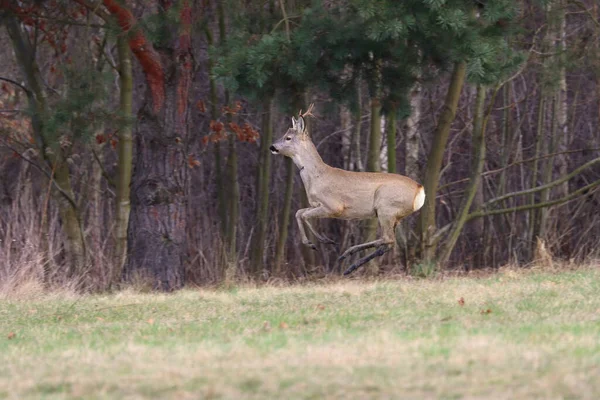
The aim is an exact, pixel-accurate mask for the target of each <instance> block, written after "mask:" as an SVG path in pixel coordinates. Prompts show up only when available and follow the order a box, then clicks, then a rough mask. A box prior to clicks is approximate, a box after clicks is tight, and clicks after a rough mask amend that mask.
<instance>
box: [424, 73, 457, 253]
mask: <svg viewBox="0 0 600 400" xmlns="http://www.w3.org/2000/svg"><path fill="white" fill-rule="evenodd" d="M465 73H466V63H464V62H460V63H457V64H455V66H454V71H453V72H452V77H451V79H450V86H449V87H448V92H447V94H446V100H445V102H444V108H443V110H442V113H441V115H440V119H439V121H438V125H437V127H436V129H435V133H434V138H433V144H432V146H431V151H430V152H429V156H428V157H427V168H426V170H425V180H424V185H425V194H426V197H425V204H424V206H423V208H422V209H421V213H420V215H419V223H420V224H419V225H420V236H421V249H422V251H421V256H422V258H423V259H424V260H425V261H432V260H433V259H434V258H435V252H436V244H435V243H434V242H433V240H432V239H433V235H434V234H435V230H436V223H435V200H436V194H437V189H438V185H439V181H440V170H441V167H442V161H443V157H444V151H445V150H446V143H447V142H448V137H449V135H450V127H451V126H452V122H453V121H454V117H455V115H456V109H457V107H458V101H459V99H460V93H461V90H462V87H463V82H464V80H465Z"/></svg>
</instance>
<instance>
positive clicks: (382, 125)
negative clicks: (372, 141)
mask: <svg viewBox="0 0 600 400" xmlns="http://www.w3.org/2000/svg"><path fill="white" fill-rule="evenodd" d="M380 114H381V112H380ZM387 122H388V121H387V118H386V116H385V115H381V116H380V117H379V129H381V134H380V135H381V136H383V133H384V132H385V133H386V140H383V137H382V138H381V148H380V149H379V168H380V171H381V172H389V171H388V141H387V133H388V129H387ZM395 145H396V142H395V141H394V145H393V146H392V148H393V149H395V147H396V146H395Z"/></svg>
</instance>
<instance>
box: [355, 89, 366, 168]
mask: <svg viewBox="0 0 600 400" xmlns="http://www.w3.org/2000/svg"><path fill="white" fill-rule="evenodd" d="M354 119H355V120H356V123H355V125H354V130H353V131H352V147H353V152H352V153H353V154H352V155H353V157H354V160H355V165H354V166H355V169H356V170H357V171H364V170H365V168H364V166H363V162H362V152H361V151H360V131H361V128H362V90H361V88H360V82H358V83H357V84H356V115H355V118H354Z"/></svg>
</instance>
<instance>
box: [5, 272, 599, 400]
mask: <svg viewBox="0 0 600 400" xmlns="http://www.w3.org/2000/svg"><path fill="white" fill-rule="evenodd" d="M35 293H37V292H36V291H35V290H28V291H27V290H21V291H19V292H17V293H12V294H4V295H3V297H0V299H1V300H0V335H1V336H0V398H10V399H27V398H31V399H39V398H46V399H76V398H78V399H79V398H85V399H96V398H98V399H100V398H102V399H118V398H127V399H140V398H161V399H163V398H172V399H187V398H189V399H213V398H214V399H217V398H223V399H239V398H251V399H265V398H272V399H323V398H332V399H333V398H336V399H337V398H339V399H365V398H402V399H407V398H419V399H421V398H440V399H459V398H469V399H473V398H481V399H484V398H485V399H487V398H494V399H523V398H544V399H552V398H556V399H559V398H561V399H562V398H569V399H579V398H586V399H597V398H600V270H599V269H597V268H596V269H595V268H588V269H581V270H576V271H569V272H562V273H549V272H526V273H522V272H515V271H510V270H508V271H505V272H503V273H499V274H497V275H492V276H490V277H486V278H480V279H474V278H449V279H443V280H442V279H436V280H400V281H387V282H386V281H381V282H358V281H340V282H337V283H331V284H326V285H325V284H323V285H308V286H290V287H281V288H277V287H263V288H237V289H235V290H230V291H219V290H184V291H181V292H178V293H174V294H138V293H135V292H133V291H126V292H122V293H119V294H116V295H106V296H84V297H77V296H75V295H72V294H71V295H69V294H65V293H63V294H39V295H36V294H35ZM461 298H463V299H464V305H461V304H460V302H459V299H461ZM488 310H489V311H488ZM13 334H14V335H13ZM9 336H11V338H9Z"/></svg>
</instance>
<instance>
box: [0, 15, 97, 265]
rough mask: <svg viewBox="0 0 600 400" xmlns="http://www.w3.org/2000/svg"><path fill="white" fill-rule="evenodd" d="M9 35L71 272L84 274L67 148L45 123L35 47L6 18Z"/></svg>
mask: <svg viewBox="0 0 600 400" xmlns="http://www.w3.org/2000/svg"><path fill="white" fill-rule="evenodd" d="M5 24H6V28H7V30H8V34H9V36H10V38H11V40H12V43H13V49H14V52H15V55H16V57H17V61H18V63H19V66H20V68H21V71H22V72H23V75H24V77H25V81H26V82H27V85H28V87H29V90H30V91H31V92H30V95H29V103H30V106H31V108H32V110H33V116H32V126H33V129H34V133H35V135H36V139H37V142H38V146H39V147H40V148H41V151H42V154H43V156H44V159H45V161H46V163H47V164H48V166H49V167H50V170H51V171H53V174H52V175H53V183H54V185H53V189H54V190H53V194H54V197H55V199H56V201H57V203H58V209H59V215H60V219H61V223H62V229H63V232H64V233H65V244H64V249H65V253H66V260H67V263H66V264H67V267H68V274H69V275H71V274H76V275H79V276H83V274H84V273H85V270H86V256H85V252H86V250H85V242H84V234H83V229H82V226H81V219H80V214H79V210H78V208H77V203H76V201H75V193H74V192H73V187H72V185H71V175H70V172H69V166H68V164H67V162H66V159H65V155H64V149H63V148H61V146H60V144H59V143H58V140H56V139H55V138H54V137H51V135H49V132H47V129H46V127H45V126H44V122H45V120H46V118H47V117H48V115H49V110H48V104H47V95H46V91H45V89H44V85H43V83H42V78H41V76H40V70H39V67H38V65H37V63H36V54H35V49H34V48H33V47H32V45H31V43H30V41H29V38H28V36H27V33H26V32H24V31H23V30H22V28H21V27H20V25H19V23H18V22H17V20H16V19H15V18H13V17H8V16H7V17H5Z"/></svg>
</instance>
